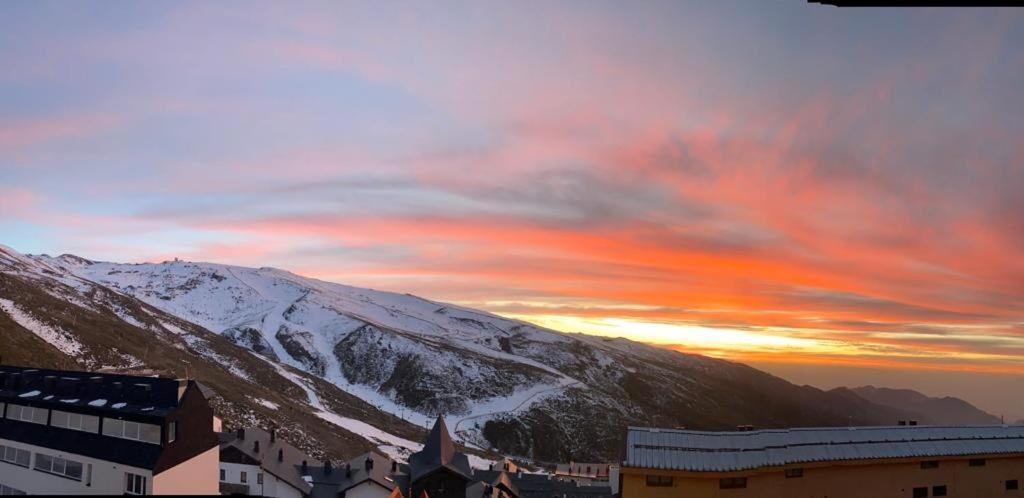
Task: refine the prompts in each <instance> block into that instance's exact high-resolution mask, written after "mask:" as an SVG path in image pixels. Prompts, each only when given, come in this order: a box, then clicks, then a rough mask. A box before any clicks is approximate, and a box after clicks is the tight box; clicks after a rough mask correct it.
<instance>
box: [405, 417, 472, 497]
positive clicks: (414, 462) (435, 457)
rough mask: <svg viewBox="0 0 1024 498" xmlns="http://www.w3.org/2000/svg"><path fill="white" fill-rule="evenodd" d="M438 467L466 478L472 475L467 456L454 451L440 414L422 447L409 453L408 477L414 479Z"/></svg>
mask: <svg viewBox="0 0 1024 498" xmlns="http://www.w3.org/2000/svg"><path fill="white" fill-rule="evenodd" d="M440 469H447V470H450V471H452V472H454V473H456V474H459V475H461V476H462V477H465V478H466V479H470V478H471V477H472V475H473V471H472V469H470V467H469V458H468V457H467V456H466V455H464V454H462V453H457V452H456V451H455V443H453V442H452V437H451V434H450V433H449V432H448V426H447V425H446V424H445V422H444V417H442V416H438V417H437V421H436V422H434V427H433V428H432V429H431V430H430V435H429V436H427V442H426V444H425V445H424V446H423V449H422V450H420V451H418V452H416V453H413V454H412V455H409V477H410V479H411V480H412V481H416V480H418V479H419V478H421V477H423V476H426V475H427V474H431V473H433V472H435V471H437V470H440Z"/></svg>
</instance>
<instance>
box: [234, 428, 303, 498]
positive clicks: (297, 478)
mask: <svg viewBox="0 0 1024 498" xmlns="http://www.w3.org/2000/svg"><path fill="white" fill-rule="evenodd" d="M238 436H239V434H238V432H224V433H221V445H220V451H221V458H222V461H233V460H235V458H234V455H237V453H241V454H242V455H245V457H246V458H247V459H249V461H250V462H251V461H255V462H258V464H259V466H260V468H262V469H263V470H264V471H266V472H267V473H269V474H273V475H274V476H276V477H277V478H278V479H281V480H282V481H284V482H286V483H288V484H289V485H290V486H292V487H293V488H295V489H297V490H299V491H301V492H302V493H303V494H309V492H310V491H312V489H313V486H312V485H311V484H309V483H308V482H306V481H305V479H303V478H302V471H301V468H302V461H303V460H306V461H307V462H309V461H312V459H311V458H310V457H309V456H307V455H306V454H305V453H303V452H302V451H300V450H299V449H298V448H296V447H294V446H292V445H290V444H288V443H286V442H284V441H283V440H282V439H281V438H279V437H275V438H274V441H273V442H271V441H270V433H269V432H267V431H265V430H263V429H259V428H247V429H243V436H244V437H242V438H240V437H238ZM257 441H258V442H259V451H258V452H257V451H256V448H255V443H256V442H257ZM236 452H237V453H236ZM279 455H280V456H281V457H282V458H281V459H280V460H278V456H279ZM235 463H242V462H235Z"/></svg>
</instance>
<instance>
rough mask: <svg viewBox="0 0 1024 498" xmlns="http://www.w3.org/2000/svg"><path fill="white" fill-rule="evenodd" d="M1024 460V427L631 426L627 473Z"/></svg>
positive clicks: (627, 440) (627, 445)
mask: <svg viewBox="0 0 1024 498" xmlns="http://www.w3.org/2000/svg"><path fill="white" fill-rule="evenodd" d="M990 454H1022V455H1024V426H1000V425H994V426H963V427H944V426H895V427H831V428H808V429H775V430H761V431H750V432H705V431H688V430H675V429H655V428H644V427H630V428H629V431H628V434H627V437H626V461H625V462H624V466H626V467H638V468H650V469H671V470H685V471H704V472H727V471H736V470H749V469H756V468H760V467H774V466H782V465H789V464H794V463H806V462H827V461H843V460H867V459H881V458H915V457H943V456H970V455H990Z"/></svg>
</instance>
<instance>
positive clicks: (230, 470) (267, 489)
mask: <svg viewBox="0 0 1024 498" xmlns="http://www.w3.org/2000/svg"><path fill="white" fill-rule="evenodd" d="M220 468H221V469H223V470H224V480H223V481H221V482H227V483H231V484H242V472H243V471H244V472H246V474H247V482H246V483H245V485H246V486H248V487H249V491H248V494H249V495H252V496H274V497H277V498H302V492H301V491H299V490H298V489H295V488H294V487H292V485H291V484H288V483H287V482H285V481H282V480H280V479H278V478H277V477H275V476H274V475H273V474H270V473H267V472H266V471H264V470H263V469H261V468H260V467H258V466H256V465H243V464H239V463H227V462H221V463H220ZM260 473H262V474H263V485H262V486H261V485H260V484H259V483H257V479H256V476H257V474H260ZM385 498H386V497H385Z"/></svg>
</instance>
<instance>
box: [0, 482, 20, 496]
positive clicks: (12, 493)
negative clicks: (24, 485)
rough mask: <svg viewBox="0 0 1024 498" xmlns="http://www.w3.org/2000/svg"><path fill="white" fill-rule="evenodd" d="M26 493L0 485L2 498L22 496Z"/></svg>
mask: <svg viewBox="0 0 1024 498" xmlns="http://www.w3.org/2000/svg"><path fill="white" fill-rule="evenodd" d="M25 494H26V493H25V492H24V491H22V490H20V489H14V488H12V487H10V486H8V485H6V484H0V495H3V496H23V495H25Z"/></svg>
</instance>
